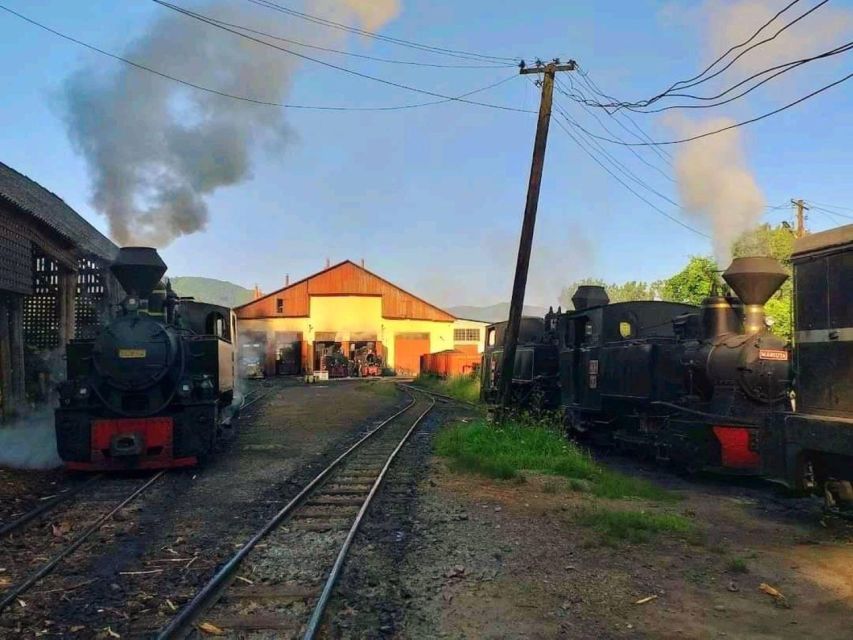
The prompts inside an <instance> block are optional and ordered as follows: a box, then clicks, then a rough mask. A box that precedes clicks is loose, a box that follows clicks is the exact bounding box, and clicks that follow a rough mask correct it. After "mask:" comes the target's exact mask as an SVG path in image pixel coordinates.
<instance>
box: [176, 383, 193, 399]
mask: <svg viewBox="0 0 853 640" xmlns="http://www.w3.org/2000/svg"><path fill="white" fill-rule="evenodd" d="M192 392H193V383H192V381H191V380H181V382H180V384H179V385H178V395H180V396H181V397H182V398H186V397H188V396H189V395H190V394H191V393H192Z"/></svg>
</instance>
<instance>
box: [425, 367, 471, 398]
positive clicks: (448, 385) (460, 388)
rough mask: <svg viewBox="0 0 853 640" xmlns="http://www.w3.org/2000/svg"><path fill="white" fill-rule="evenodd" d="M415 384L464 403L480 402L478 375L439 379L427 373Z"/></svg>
mask: <svg viewBox="0 0 853 640" xmlns="http://www.w3.org/2000/svg"><path fill="white" fill-rule="evenodd" d="M414 384H415V385H416V386H420V387H423V388H425V389H427V390H429V391H435V392H436V393H440V394H443V395H446V396H450V397H451V398H456V399H457V400H462V401H463V402H473V403H478V402H479V401H480V378H479V377H478V376H477V375H476V374H468V375H461V376H452V377H450V378H439V377H438V376H434V375H431V374H427V373H422V374H420V375H419V376H418V377H417V378H415V381H414Z"/></svg>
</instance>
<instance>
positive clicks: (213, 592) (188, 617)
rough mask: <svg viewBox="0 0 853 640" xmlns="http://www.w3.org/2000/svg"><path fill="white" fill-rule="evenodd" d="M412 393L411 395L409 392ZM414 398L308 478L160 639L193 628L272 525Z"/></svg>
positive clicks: (180, 633) (167, 638)
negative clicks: (300, 488) (306, 482)
mask: <svg viewBox="0 0 853 640" xmlns="http://www.w3.org/2000/svg"><path fill="white" fill-rule="evenodd" d="M410 397H411V396H410ZM411 400H412V401H411V402H409V403H408V404H407V405H406V406H405V407H403V408H402V409H400V410H399V411H398V412H396V413H395V414H394V415H392V416H391V417H389V418H387V419H385V420H384V421H382V422H381V423H380V424H379V425H378V426H376V427H375V428H374V429H372V430H371V431H369V432H368V433H367V434H365V435H364V436H363V437H362V438H361V439H360V440H358V442H356V443H355V444H353V445H352V446H351V447H350V448H349V449H347V450H346V451H344V452H343V453H342V454H341V455H339V456H338V457H337V458H335V459H334V460H333V461H332V462H331V463H330V464H329V465H328V466H327V467H326V468H325V469H323V470H322V471H321V472H320V473H319V474H317V476H315V478H314V479H313V480H312V481H311V482H309V483H308V484H307V485H305V487H304V488H303V489H302V490H301V491H300V492H299V493H298V494H296V496H295V497H294V498H292V499H291V500H290V502H288V503H287V504H286V505H285V506H284V507H282V508H281V510H279V511H278V513H276V514H275V515H274V516H273V517H272V518H270V520H268V521H267V523H266V524H265V525H264V526H263V527H261V528H260V529H259V530H258V532H257V533H255V535H254V536H252V538H251V539H250V540H249V541H248V542H247V543H246V544H244V545H243V546H242V547H240V549H239V550H238V551H237V553H235V554H234V555H233V556H231V558H230V559H229V560H228V562H226V563H225V564H224V565H222V567H220V569H219V570H218V571H217V572H216V573H215V574H214V576H213V577H212V578H211V579H210V580H209V581H208V582H207V584H205V585H204V587H202V589H201V591H199V592H198V593H197V594H196V595H195V597H194V598H193V599H192V600H191V601H190V602H189V603H188V604H187V605H185V606H184V608H183V609H181V611H180V612H179V613H178V615H176V616H175V617H174V618H172V620H171V621H170V622H169V624H168V625H166V627H165V628H163V629H162V630H161V631H160V633H159V634H158V635H157V640H172V639H174V638H183V637H185V636H186V634H188V633H189V631H190V626H191V625H192V623H193V621H194V620H195V619H196V617H197V616H198V615H199V614H200V613H201V612H202V610H204V609H205V608H206V607H207V606H208V605H209V604H212V602H213V601H214V600H215V599H216V597H217V596H218V595H219V593H220V591H221V590H222V589H223V588H224V587H225V586H227V585H226V582H227V581H228V579H229V578H230V577H231V575H232V574H233V573H234V571H236V569H237V568H238V567H239V566H240V563H241V562H242V561H243V559H244V558H245V557H246V556H247V555H248V554H249V552H250V551H251V550H252V549H253V548H254V547H255V545H257V544H258V543H259V542H260V541H261V540H262V539H263V538H265V537H266V536H267V535H268V534H269V533H270V532H271V531H272V530H273V529H275V528H276V527H277V526H278V525H279V524H281V522H282V521H283V520H284V519H285V518H286V517H287V516H289V515H290V513H291V512H292V511H294V510H295V509H296V508H297V507H299V506H300V505H301V504H302V502H304V500H305V498H307V497H308V496H309V495H310V494H311V493H312V492H313V491H314V489H316V488H317V486H318V485H319V484H320V483H321V482H323V481H324V480H325V479H326V477H328V476H329V474H331V472H332V471H334V470H335V469H336V468H337V467H338V466H339V465H340V464H341V462H343V461H344V460H345V459H347V458H348V457H349V456H350V454H352V453H353V452H354V451H356V450H357V449H358V448H359V447H361V445H362V444H364V443H365V442H367V440H369V439H370V438H371V437H373V435H375V434H376V433H378V432H379V431H381V430H382V428H383V427H385V425H387V424H388V423H389V422H391V421H392V420H394V419H396V418H398V417H399V416H401V415H403V414H404V413H405V412H406V411H408V410H409V409H411V408H412V407H413V406H415V404H416V402H417V401H416V400H415V399H414V397H411Z"/></svg>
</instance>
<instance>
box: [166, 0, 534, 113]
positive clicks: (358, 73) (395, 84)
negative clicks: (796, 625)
mask: <svg viewBox="0 0 853 640" xmlns="http://www.w3.org/2000/svg"><path fill="white" fill-rule="evenodd" d="M152 2H155V3H157V4H159V5H161V6H163V7H165V8H167V9H170V10H171V11H175V12H177V13H181V14H183V15H185V16H187V17H188V18H192V19H193V20H198V21H199V22H202V23H204V24H209V25H210V26H212V27H216V28H217V29H221V30H223V31H227V32H229V33H233V34H234V35H236V36H239V37H240V38H245V39H246V40H251V41H252V42H257V43H258V44H262V45H264V46H267V47H270V48H272V49H277V50H278V51H282V52H284V53H287V54H290V55H292V56H296V57H297V58H301V59H303V60H309V61H310V62H314V63H316V64H319V65H322V66H324V67H328V68H330V69H336V70H337V71H341V72H343V73H347V74H349V75H352V76H355V77H358V78H363V79H365V80H372V81H373V82H378V83H380V84H384V85H387V86H390V87H396V88H397V89H405V90H406V91H412V92H414V93H420V94H422V95H427V96H432V97H433V98H441V99H442V100H448V101H453V102H462V103H465V104H471V105H476V106H478V107H488V108H490V109H499V110H501V111H515V112H519V113H535V112H533V111H530V110H528V109H519V108H517V107H509V106H506V105H499V104H491V103H488V102H478V101H476V100H467V99H465V98H458V97H454V96H447V95H444V94H442V93H437V92H435V91H428V90H426V89H418V88H417V87H413V86H411V85H407V84H402V83H399V82H393V81H391V80H385V79H384V78H379V77H377V76H372V75H370V74H367V73H362V72H361V71H356V70H354V69H349V68H347V67H342V66H340V65H337V64H333V63H331V62H326V61H325V60H320V59H319V58H313V57H311V56H308V55H305V54H304V53H299V52H298V51H293V50H292V49H287V48H285V47H281V46H279V45H277V44H273V43H272V42H267V41H266V40H261V39H260V38H255V37H254V36H250V35H248V34H246V33H241V32H240V31H237V30H236V29H232V28H230V27H226V26H225V25H221V24H217V23H216V22H214V21H213V20H210V19H209V18H207V17H206V16H204V15H202V14H200V13H195V12H194V11H190V10H188V9H184V8H182V7H179V6H177V5H174V4H171V3H169V2H165V1H164V0H152Z"/></svg>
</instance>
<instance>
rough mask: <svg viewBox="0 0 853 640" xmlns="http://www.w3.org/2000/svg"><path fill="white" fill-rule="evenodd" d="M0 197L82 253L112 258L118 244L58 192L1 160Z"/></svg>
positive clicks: (107, 258) (106, 258)
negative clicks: (72, 206) (78, 248)
mask: <svg viewBox="0 0 853 640" xmlns="http://www.w3.org/2000/svg"><path fill="white" fill-rule="evenodd" d="M0 198H2V199H3V200H5V201H7V202H8V203H10V204H12V205H13V206H15V207H17V208H18V209H20V210H21V211H23V212H24V213H26V214H28V215H30V216H32V217H34V218H36V219H37V220H39V221H41V222H42V223H44V224H46V225H47V226H48V227H50V228H51V229H53V230H54V231H56V232H57V233H58V234H60V235H62V236H63V237H65V238H66V239H67V240H68V241H69V242H71V243H72V244H74V245H76V246H78V247H80V248H81V249H82V250H83V251H84V252H85V253H87V254H91V255H95V256H98V257H99V258H102V259H104V260H112V259H113V258H114V257H115V255H116V253H118V247H117V246H116V245H115V244H113V242H112V241H111V240H109V239H108V238H107V237H106V236H104V235H103V234H102V233H101V232H100V231H98V230H97V229H95V227H93V226H92V225H91V224H89V223H88V222H87V221H86V219H85V218H83V217H82V216H81V215H80V214H79V213H77V212H76V211H74V209H72V208H71V207H70V206H68V204H67V203H66V202H65V201H64V200H63V199H62V198H60V197H59V196H58V195H56V194H55V193H53V192H52V191H49V190H47V189H45V188H44V187H43V186H41V185H40V184H39V183H37V182H35V181H34V180H31V179H30V178H28V177H27V176H25V175H24V174H22V173H19V172H17V171H15V170H14V169H13V168H12V167H10V166H8V165H6V164H3V163H2V162H0Z"/></svg>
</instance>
